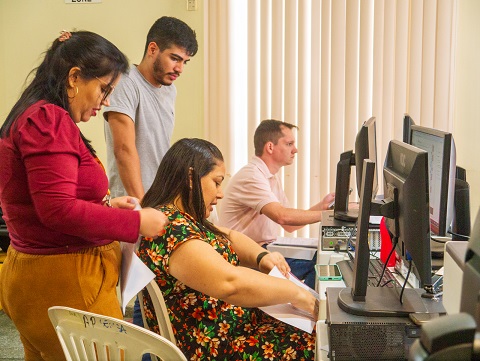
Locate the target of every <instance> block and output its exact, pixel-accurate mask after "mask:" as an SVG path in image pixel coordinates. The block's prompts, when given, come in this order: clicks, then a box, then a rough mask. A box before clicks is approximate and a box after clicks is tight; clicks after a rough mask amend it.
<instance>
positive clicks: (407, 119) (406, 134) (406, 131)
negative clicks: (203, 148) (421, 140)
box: [403, 114, 415, 144]
mask: <svg viewBox="0 0 480 361" xmlns="http://www.w3.org/2000/svg"><path fill="white" fill-rule="evenodd" d="M412 125H415V122H414V121H413V119H412V117H411V116H410V115H408V114H405V115H404V117H403V141H404V142H405V143H408V144H410V135H411V132H412Z"/></svg>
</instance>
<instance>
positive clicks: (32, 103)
mask: <svg viewBox="0 0 480 361" xmlns="http://www.w3.org/2000/svg"><path fill="white" fill-rule="evenodd" d="M127 69H128V61H127V59H126V57H125V56H124V55H123V54H122V53H121V52H120V50H118V48H117V47H115V46H114V45H113V44H112V43H110V42H109V41H108V40H106V39H104V38H103V37H101V36H99V35H97V34H95V33H91V32H87V31H79V32H72V33H69V32H62V33H61V36H60V37H59V38H58V39H56V40H55V41H54V42H53V44H52V45H51V47H50V48H49V49H48V51H47V52H46V54H45V58H44V60H43V62H42V63H41V64H40V66H39V67H38V68H37V69H36V72H35V76H34V77H33V80H32V82H31V83H30V84H29V86H28V87H27V88H26V89H25V91H24V92H23V94H22V95H21V97H20V99H19V100H18V101H17V103H16V104H15V105H14V106H13V108H12V110H11V112H10V114H9V115H8V116H7V119H6V121H5V123H4V124H3V126H2V128H1V129H0V159H1V160H2V161H1V163H0V206H1V207H2V210H3V217H4V219H5V222H6V224H7V227H8V231H9V235H10V239H11V244H10V247H9V249H8V253H7V257H6V260H5V262H4V265H3V268H2V272H1V274H0V303H1V305H2V307H3V308H4V310H5V312H6V314H7V315H8V316H9V317H10V318H11V319H12V320H13V322H14V323H15V326H16V327H17V329H18V331H19V332H20V337H21V340H22V342H23V345H24V349H25V360H27V361H29V360H59V359H63V358H64V356H63V352H62V349H61V346H60V343H59V341H58V339H57V336H56V334H55V331H54V329H53V327H52V325H51V323H50V321H49V319H48V314H47V310H48V308H49V307H50V306H54V305H59V306H69V307H74V308H78V309H82V310H86V311H91V312H95V313H100V314H104V315H108V316H113V317H118V318H121V317H122V313H121V311H120V306H119V303H118V300H117V296H116V284H117V281H118V270H119V267H120V261H121V252H120V246H119V243H118V242H117V241H124V242H131V243H133V242H135V241H136V240H137V238H138V235H139V233H141V234H143V235H150V236H152V237H153V236H156V235H157V234H158V233H159V232H161V231H162V230H163V229H164V227H165V225H166V224H167V222H168V220H167V218H166V216H165V215H164V214H163V213H161V212H159V211H157V210H155V209H153V208H145V209H142V210H141V211H139V212H134V211H132V208H133V207H134V205H133V204H132V203H131V200H130V199H129V198H128V197H122V198H117V199H112V200H111V202H110V200H109V193H108V180H107V177H106V174H105V170H104V169H103V166H102V165H101V163H100V161H99V160H98V158H97V156H96V155H95V150H94V149H93V148H92V146H91V145H90V143H89V141H88V140H86V139H85V138H84V137H83V135H82V133H81V132H80V130H79V128H78V126H77V123H80V122H87V121H88V120H89V119H90V117H92V116H95V115H96V114H97V112H98V111H100V108H101V107H102V105H108V97H109V95H110V93H111V92H112V91H113V89H114V86H115V84H116V83H117V82H118V80H119V77H120V76H121V74H123V73H125V72H126V71H127ZM108 205H109V206H111V207H107V206H108ZM114 240H117V241H114Z"/></svg>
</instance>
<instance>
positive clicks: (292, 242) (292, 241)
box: [272, 237, 318, 249]
mask: <svg viewBox="0 0 480 361" xmlns="http://www.w3.org/2000/svg"><path fill="white" fill-rule="evenodd" d="M272 244H274V245H277V246H297V247H308V248H315V249H316V248H318V238H304V237H277V239H276V240H275V241H274V242H272Z"/></svg>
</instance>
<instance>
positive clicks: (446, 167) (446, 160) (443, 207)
mask: <svg viewBox="0 0 480 361" xmlns="http://www.w3.org/2000/svg"><path fill="white" fill-rule="evenodd" d="M415 132H419V133H424V134H428V135H432V136H435V137H439V138H443V155H442V179H441V185H440V188H441V190H440V194H439V195H438V196H437V197H439V198H440V200H439V204H440V209H439V220H438V226H437V225H436V224H435V223H434V222H435V221H434V220H433V219H432V218H430V231H431V233H432V235H433V236H439V237H445V236H447V235H448V231H449V228H450V226H451V222H452V220H453V212H454V203H453V199H454V195H453V194H450V193H451V192H454V191H455V190H454V184H451V182H452V181H454V180H455V174H451V172H452V171H454V169H455V168H452V162H456V159H455V145H454V143H453V136H452V134H451V133H448V132H444V131H442V130H439V129H434V128H428V127H424V126H420V125H412V126H411V129H410V142H409V143H408V144H411V145H413V144H412V143H413V137H414V134H415ZM413 146H415V145H413ZM452 152H453V153H452ZM454 166H455V164H454ZM429 167H430V164H429ZM430 197H432V195H430ZM449 200H450V204H449ZM449 208H450V209H449Z"/></svg>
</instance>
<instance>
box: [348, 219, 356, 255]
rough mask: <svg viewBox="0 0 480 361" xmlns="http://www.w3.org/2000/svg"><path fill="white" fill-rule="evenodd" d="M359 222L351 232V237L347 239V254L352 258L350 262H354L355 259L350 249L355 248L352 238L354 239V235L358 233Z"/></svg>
mask: <svg viewBox="0 0 480 361" xmlns="http://www.w3.org/2000/svg"><path fill="white" fill-rule="evenodd" d="M357 222H358V221H357ZM357 222H355V227H354V228H353V229H352V230H351V231H350V235H349V236H348V239H347V254H348V258H350V261H352V262H353V260H354V257H353V255H352V252H351V251H350V248H353V247H352V238H353V234H354V233H356V232H357Z"/></svg>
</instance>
